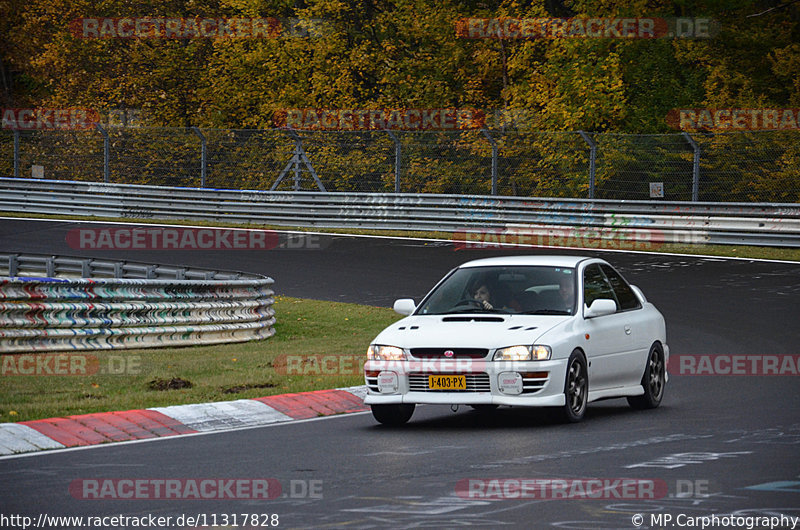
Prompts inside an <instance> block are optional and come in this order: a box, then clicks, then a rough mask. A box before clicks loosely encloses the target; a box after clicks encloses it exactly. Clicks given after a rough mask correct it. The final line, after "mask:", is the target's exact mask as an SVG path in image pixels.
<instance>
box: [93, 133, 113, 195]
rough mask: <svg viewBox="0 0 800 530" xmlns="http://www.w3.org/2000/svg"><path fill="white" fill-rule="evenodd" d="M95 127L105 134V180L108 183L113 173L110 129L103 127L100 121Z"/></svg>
mask: <svg viewBox="0 0 800 530" xmlns="http://www.w3.org/2000/svg"><path fill="white" fill-rule="evenodd" d="M95 127H97V130H98V132H99V133H100V134H102V135H103V182H105V183H108V181H109V177H110V175H111V142H110V141H109V139H108V131H106V130H105V129H103V126H102V125H100V124H99V123H98V124H97V125H95Z"/></svg>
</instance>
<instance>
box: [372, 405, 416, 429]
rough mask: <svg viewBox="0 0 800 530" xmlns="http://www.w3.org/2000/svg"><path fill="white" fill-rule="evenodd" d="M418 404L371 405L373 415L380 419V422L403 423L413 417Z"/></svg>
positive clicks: (385, 423) (386, 423)
mask: <svg viewBox="0 0 800 530" xmlns="http://www.w3.org/2000/svg"><path fill="white" fill-rule="evenodd" d="M415 407H416V405H414V404H413V403H411V404H398V405H394V404H393V405H370V408H371V409H372V415H373V416H374V417H375V419H376V420H378V422H379V423H382V424H384V425H403V424H404V423H406V422H407V421H408V420H410V419H411V415H412V414H414V408H415Z"/></svg>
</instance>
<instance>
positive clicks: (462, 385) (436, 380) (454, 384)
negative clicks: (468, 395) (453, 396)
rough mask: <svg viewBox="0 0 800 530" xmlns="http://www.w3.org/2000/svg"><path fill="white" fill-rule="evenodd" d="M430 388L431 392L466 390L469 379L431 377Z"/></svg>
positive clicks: (456, 376)
mask: <svg viewBox="0 0 800 530" xmlns="http://www.w3.org/2000/svg"><path fill="white" fill-rule="evenodd" d="M428 388H430V389H431V390H466V389H467V378H466V376H463V375H429V376H428Z"/></svg>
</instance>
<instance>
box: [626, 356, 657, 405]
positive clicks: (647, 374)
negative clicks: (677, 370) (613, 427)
mask: <svg viewBox="0 0 800 530" xmlns="http://www.w3.org/2000/svg"><path fill="white" fill-rule="evenodd" d="M665 383H666V368H665V366H664V353H663V352H662V351H661V346H659V345H658V344H653V346H652V347H651V348H650V354H649V355H648V356H647V366H646V367H645V369H644V375H643V376H642V387H644V394H643V395H641V396H630V397H629V398H628V405H630V406H631V407H633V408H635V409H654V408H656V407H658V406H659V405H660V404H661V399H662V398H663V397H664V385H665Z"/></svg>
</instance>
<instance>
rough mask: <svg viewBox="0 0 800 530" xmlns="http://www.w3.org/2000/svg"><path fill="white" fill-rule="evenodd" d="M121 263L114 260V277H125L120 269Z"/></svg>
mask: <svg viewBox="0 0 800 530" xmlns="http://www.w3.org/2000/svg"><path fill="white" fill-rule="evenodd" d="M122 266H123V263H122V262H121V261H115V262H114V278H123V277H125V272H124V271H123V269H122Z"/></svg>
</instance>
